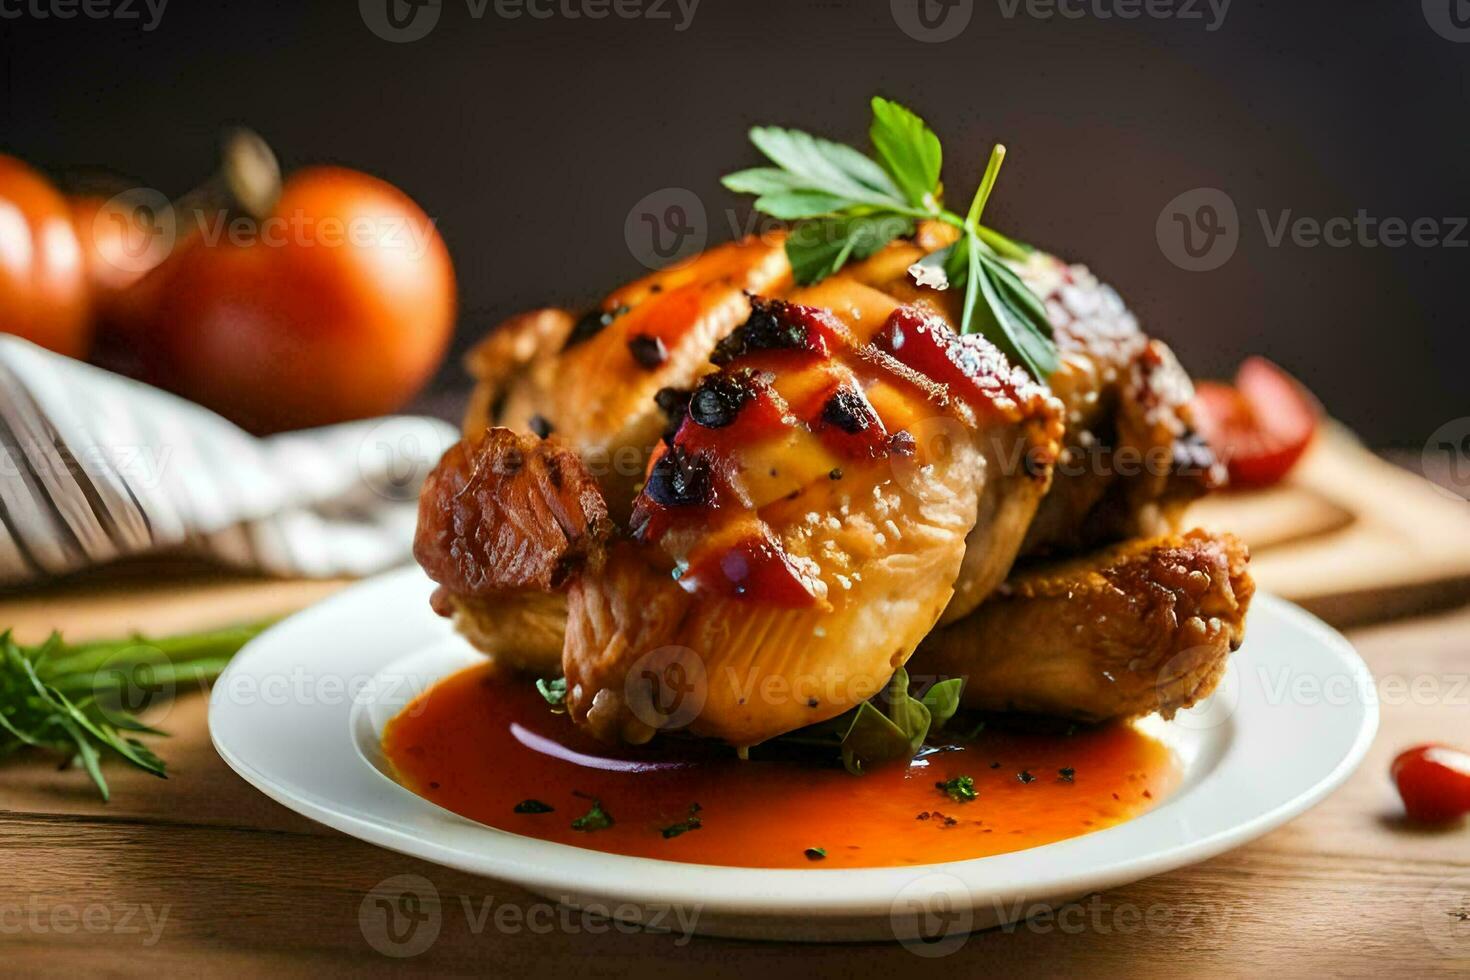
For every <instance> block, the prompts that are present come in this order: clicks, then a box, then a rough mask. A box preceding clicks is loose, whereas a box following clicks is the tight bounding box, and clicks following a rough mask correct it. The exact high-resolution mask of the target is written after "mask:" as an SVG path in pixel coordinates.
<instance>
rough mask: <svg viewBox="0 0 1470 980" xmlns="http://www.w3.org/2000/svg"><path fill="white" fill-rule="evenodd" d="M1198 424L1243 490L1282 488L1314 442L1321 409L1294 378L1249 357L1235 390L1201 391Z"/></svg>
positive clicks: (1205, 387)
mask: <svg viewBox="0 0 1470 980" xmlns="http://www.w3.org/2000/svg"><path fill="white" fill-rule="evenodd" d="M1193 409H1194V424H1195V426H1196V427H1197V428H1198V429H1199V430H1200V432H1201V434H1203V435H1204V437H1205V441H1206V442H1208V443H1209V444H1210V446H1211V448H1213V449H1214V450H1215V452H1216V454H1218V455H1219V456H1220V458H1221V460H1222V461H1223V462H1224V463H1225V465H1226V467H1227V468H1228V469H1229V470H1230V482H1231V485H1233V486H1240V487H1266V486H1270V485H1272V484H1273V483H1279V482H1280V481H1281V480H1282V479H1283V478H1285V476H1286V474H1287V473H1289V472H1290V471H1291V468H1292V467H1293V466H1295V465H1296V463H1297V461H1298V460H1299V459H1301V458H1302V454H1303V453H1305V452H1306V451H1307V446H1308V445H1309V444H1310V443H1311V441H1312V436H1313V435H1314V434H1315V433H1316V431H1317V419H1318V417H1319V416H1320V414H1321V409H1320V408H1319V407H1318V405H1317V403H1316V401H1315V400H1314V399H1313V398H1312V396H1311V395H1310V394H1308V393H1307V390H1306V389H1305V388H1303V387H1302V385H1301V384H1300V383H1299V382H1297V381H1296V379H1294V378H1293V377H1291V375H1289V374H1287V373H1286V372H1285V371H1283V370H1281V369H1280V368H1279V367H1277V366H1276V365H1274V364H1272V363H1271V362H1270V361H1268V360H1266V359H1265V358H1264V357H1251V358H1247V359H1246V361H1245V363H1244V364H1242V365H1241V366H1240V370H1239V371H1238V372H1236V375H1235V384H1234V386H1231V385H1227V384H1222V383H1220V382H1217V381H1202V382H1200V383H1199V384H1198V385H1196V386H1195V398H1194V405H1193Z"/></svg>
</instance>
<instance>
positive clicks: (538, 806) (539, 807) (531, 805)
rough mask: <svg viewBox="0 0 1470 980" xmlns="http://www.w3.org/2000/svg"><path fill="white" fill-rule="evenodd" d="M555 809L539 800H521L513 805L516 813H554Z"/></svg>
mask: <svg viewBox="0 0 1470 980" xmlns="http://www.w3.org/2000/svg"><path fill="white" fill-rule="evenodd" d="M555 811H556V807H554V806H552V805H551V804H550V803H542V802H541V801H540V800H521V802H519V803H517V804H516V805H515V812H516V813H554V812H555Z"/></svg>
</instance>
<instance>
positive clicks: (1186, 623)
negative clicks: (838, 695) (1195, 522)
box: [910, 531, 1255, 721]
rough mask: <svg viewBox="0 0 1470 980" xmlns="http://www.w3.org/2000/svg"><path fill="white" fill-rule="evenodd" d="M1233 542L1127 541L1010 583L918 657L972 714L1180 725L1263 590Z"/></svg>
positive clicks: (1188, 538)
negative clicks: (958, 686) (1156, 720)
mask: <svg viewBox="0 0 1470 980" xmlns="http://www.w3.org/2000/svg"><path fill="white" fill-rule="evenodd" d="M1248 561H1249V554H1248V553H1247V551H1246V548H1245V545H1243V544H1242V543H1241V542H1240V541H1239V540H1238V539H1236V538H1234V537H1231V536H1230V535H1211V534H1208V533H1206V532H1204V531H1190V532H1189V533H1187V534H1183V535H1174V536H1170V537H1165V538H1159V539H1153V540H1144V541H1130V542H1127V543H1125V544H1121V545H1116V546H1114V547H1112V548H1109V549H1106V550H1104V551H1102V552H1100V553H1098V554H1094V555H1087V556H1083V557H1080V558H1072V559H1068V560H1065V561H1060V562H1054V563H1049V564H1043V565H1038V566H1035V567H1032V568H1028V569H1025V570H1024V571H1020V572H1018V573H1017V574H1016V575H1015V576H1013V577H1012V578H1011V579H1010V580H1009V581H1008V582H1007V583H1006V585H1005V586H1004V588H1003V589H1002V590H1001V592H1000V593H999V594H997V595H995V596H993V597H992V598H991V599H990V601H989V602H987V603H985V605H983V606H981V607H980V609H979V610H978V611H976V612H975V613H974V614H973V615H971V616H969V617H968V618H967V619H965V620H964V621H963V622H960V623H956V624H955V625H953V626H949V627H946V628H944V629H941V630H936V631H935V632H934V633H933V634H931V635H930V636H929V637H928V638H927V639H926V640H925V641H924V643H923V645H922V646H921V647H920V648H919V652H918V653H917V654H915V655H914V659H913V661H912V664H911V667H910V669H911V670H912V671H914V672H917V673H919V674H925V675H941V676H946V677H964V678H965V688H964V696H963V701H964V704H965V705H966V706H967V707H971V708H979V709H984V710H989V711H1016V712H1025V713H1030V714H1042V715H1055V716H1059V717H1064V718H1074V719H1077V720H1079V721H1102V720H1105V719H1109V718H1131V717H1138V716H1142V715H1149V714H1153V713H1154V712H1159V713H1160V714H1162V715H1163V716H1164V717H1165V718H1172V717H1173V716H1174V712H1176V711H1178V710H1179V709H1181V708H1187V707H1189V706H1190V705H1192V704H1194V703H1195V702H1197V701H1198V700H1200V699H1201V698H1203V697H1205V696H1207V695H1208V694H1209V693H1210V692H1211V691H1213V690H1214V689H1215V685H1216V684H1217V683H1218V682H1219V679H1220V677H1221V675H1222V674H1223V673H1224V670H1225V663H1226V658H1227V657H1228V656H1229V654H1230V653H1231V652H1233V651H1234V650H1235V649H1236V648H1237V647H1239V646H1240V642H1241V639H1242V638H1243V636H1244V633H1245V614H1246V610H1247V608H1248V607H1249V605H1250V600H1251V595H1252V594H1253V593H1254V591H1255V587H1254V585H1253V583H1252V582H1251V579H1250V575H1249V574H1248V573H1247V571H1246V564H1247V562H1248Z"/></svg>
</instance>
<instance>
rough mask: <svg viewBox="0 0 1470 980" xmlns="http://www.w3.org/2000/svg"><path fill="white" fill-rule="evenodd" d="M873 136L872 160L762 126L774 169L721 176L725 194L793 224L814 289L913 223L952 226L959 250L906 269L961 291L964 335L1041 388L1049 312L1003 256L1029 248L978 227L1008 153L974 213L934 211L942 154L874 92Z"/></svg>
mask: <svg viewBox="0 0 1470 980" xmlns="http://www.w3.org/2000/svg"><path fill="white" fill-rule="evenodd" d="M872 110H873V120H872V125H871V126H870V127H869V136H870V137H871V138H872V141H873V146H874V148H875V150H876V152H877V154H878V158H879V161H881V165H880V162H875V161H873V160H871V159H869V158H868V157H866V156H864V155H863V154H862V153H860V152H858V151H857V150H855V149H853V148H852V147H849V146H844V145H842V144H840V143H833V142H830V141H828V140H824V139H820V138H818V137H815V136H812V135H810V134H808V133H803V132H801V131H799V130H793V129H782V128H780V127H775V126H758V127H756V128H754V129H752V130H751V131H750V138H751V141H752V142H753V143H754V144H755V145H756V147H757V148H759V149H760V151H761V152H762V153H764V154H765V155H766V156H767V157H769V158H770V160H771V161H772V162H773V163H775V164H776V166H774V167H755V168H752V169H749V170H741V171H738V172H736V173H733V174H730V175H728V176H727V177H725V178H724V185H725V186H726V187H727V188H729V189H730V190H733V191H737V192H740V193H746V194H755V195H756V201H755V207H756V210H758V211H760V212H762V213H764V214H768V215H770V216H772V217H774V218H778V219H780V220H783V221H794V222H799V224H798V225H797V227H796V228H795V229H793V231H792V233H791V235H790V237H788V238H787V241H786V254H787V257H788V258H789V259H790V260H791V268H792V273H793V276H794V278H795V279H796V282H797V283H799V284H801V285H810V284H812V283H815V282H820V281H821V280H822V279H825V278H826V277H828V276H830V275H833V274H835V273H836V272H838V271H839V270H841V269H842V268H843V266H845V265H847V263H849V262H851V261H854V260H862V259H865V258H867V257H868V256H870V255H872V254H873V253H874V252H876V251H877V250H878V249H880V248H882V247H883V246H884V245H887V244H888V243H889V242H891V241H893V239H895V238H897V237H899V236H906V235H912V234H913V232H914V228H915V225H914V223H915V222H916V221H919V220H934V221H939V222H943V223H945V224H948V225H951V226H953V227H954V228H957V229H959V231H960V233H961V236H960V239H959V241H958V242H956V243H955V244H954V245H952V246H950V247H948V248H946V249H943V250H940V251H939V252H935V253H934V254H932V255H930V256H928V257H926V258H924V259H922V260H920V261H919V262H917V263H915V264H914V266H912V267H911V269H910V271H911V272H912V273H913V275H914V278H915V281H916V282H918V283H919V285H921V286H925V287H929V288H934V289H945V288H948V287H949V286H963V287H964V289H965V295H964V298H963V301H962V304H961V322H960V328H959V332H960V333H962V334H963V333H982V334H984V335H985V336H986V338H987V339H989V340H990V341H991V342H992V343H994V344H995V345H996V346H998V347H1000V348H1001V350H1002V351H1003V352H1005V353H1006V355H1007V356H1008V357H1010V358H1011V359H1013V360H1014V361H1015V362H1017V363H1019V364H1021V365H1023V366H1024V367H1025V368H1026V369H1027V370H1028V371H1030V372H1031V374H1032V375H1033V376H1034V377H1035V378H1036V379H1037V380H1038V381H1042V382H1044V381H1046V379H1047V378H1048V377H1049V376H1050V375H1051V374H1052V373H1053V372H1054V371H1055V370H1056V368H1057V364H1058V361H1057V354H1056V350H1055V347H1054V345H1053V343H1052V330H1051V324H1050V321H1049V320H1048V318H1047V315H1046V309H1045V307H1044V306H1043V305H1042V303H1041V301H1040V299H1038V298H1037V297H1036V296H1035V295H1034V294H1033V293H1031V291H1030V290H1029V289H1028V288H1027V287H1026V285H1025V284H1024V283H1022V281H1021V279H1020V277H1019V276H1017V275H1016V274H1015V272H1014V271H1012V270H1011V269H1010V267H1008V266H1007V265H1006V264H1005V261H1003V260H1010V261H1024V260H1025V259H1026V258H1027V256H1029V255H1030V254H1031V249H1030V247H1029V246H1026V245H1022V244H1020V243H1018V242H1015V241H1013V240H1011V239H1010V238H1007V237H1006V236H1005V235H1002V234H1000V233H998V232H996V231H994V230H992V229H990V228H986V227H985V226H983V225H981V224H980V219H981V217H982V215H983V213H984V210H985V205H986V203H987V202H988V200H989V198H990V194H991V192H992V190H993V189H994V187H995V183H996V179H997V177H998V176H999V173H1000V167H1001V162H1002V161H1003V160H1004V158H1005V148H1004V147H1003V146H996V147H995V148H994V150H993V151H992V153H991V157H990V160H989V162H988V163H987V165H986V168H985V173H984V176H983V177H982V179H981V182H980V188H979V190H978V191H977V192H976V194H975V196H974V198H973V199H972V201H971V204H970V208H969V211H968V212H967V213H966V214H965V215H964V216H963V217H961V216H960V215H958V214H955V213H954V212H951V211H947V210H945V209H943V208H942V207H941V206H940V196H941V193H942V185H941V183H940V170H941V168H942V165H943V150H942V148H941V146H940V142H939V137H938V136H936V135H935V134H934V132H933V130H931V129H930V128H929V126H928V125H927V124H926V123H925V122H924V120H923V119H921V118H920V117H919V116H918V115H917V114H915V113H914V112H912V111H911V110H909V109H907V108H905V107H904V106H902V105H899V104H898V103H897V102H893V101H890V100H888V99H884V98H881V97H875V98H874V99H873V100H872Z"/></svg>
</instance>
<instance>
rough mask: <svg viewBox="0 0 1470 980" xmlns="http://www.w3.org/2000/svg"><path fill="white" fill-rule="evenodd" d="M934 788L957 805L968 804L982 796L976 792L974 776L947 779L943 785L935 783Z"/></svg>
mask: <svg viewBox="0 0 1470 980" xmlns="http://www.w3.org/2000/svg"><path fill="white" fill-rule="evenodd" d="M934 788H935V789H937V790H939V792H941V793H943V794H944V795H945V796H948V797H949V798H950V799H952V800H954V801H955V802H956V803H968V802H970V801H971V800H973V799H975V797H977V796H979V795H980V794H979V793H977V792H976V791H975V780H974V777H972V776H956V777H954V778H953V779H946V780H945V781H944V782H942V783H935V784H934Z"/></svg>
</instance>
